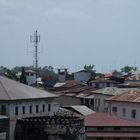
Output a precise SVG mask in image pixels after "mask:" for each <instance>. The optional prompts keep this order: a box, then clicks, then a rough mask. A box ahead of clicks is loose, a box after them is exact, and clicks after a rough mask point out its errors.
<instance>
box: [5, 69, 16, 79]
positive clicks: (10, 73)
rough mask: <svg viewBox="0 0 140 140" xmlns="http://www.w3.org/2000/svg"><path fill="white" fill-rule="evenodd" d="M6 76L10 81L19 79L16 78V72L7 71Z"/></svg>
mask: <svg viewBox="0 0 140 140" xmlns="http://www.w3.org/2000/svg"><path fill="white" fill-rule="evenodd" d="M6 76H7V77H8V78H10V79H15V80H17V77H16V72H15V71H14V70H10V69H7V71H6Z"/></svg>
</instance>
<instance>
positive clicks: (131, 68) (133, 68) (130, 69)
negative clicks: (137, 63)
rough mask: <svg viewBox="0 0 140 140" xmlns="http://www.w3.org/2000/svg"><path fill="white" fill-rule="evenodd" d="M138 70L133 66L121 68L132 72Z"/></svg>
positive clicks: (126, 71) (122, 70)
mask: <svg viewBox="0 0 140 140" xmlns="http://www.w3.org/2000/svg"><path fill="white" fill-rule="evenodd" d="M136 70H137V67H131V66H125V67H123V68H121V72H124V73H127V74H128V73H130V72H132V71H136Z"/></svg>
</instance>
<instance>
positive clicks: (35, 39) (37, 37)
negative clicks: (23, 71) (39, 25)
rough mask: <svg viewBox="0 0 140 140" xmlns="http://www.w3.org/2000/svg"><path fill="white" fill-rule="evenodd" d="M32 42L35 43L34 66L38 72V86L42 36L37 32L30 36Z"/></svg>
mask: <svg viewBox="0 0 140 140" xmlns="http://www.w3.org/2000/svg"><path fill="white" fill-rule="evenodd" d="M30 41H31V43H33V66H34V69H35V71H36V85H37V72H38V43H39V42H40V35H38V32H37V30H36V31H34V34H33V35H31V36H30Z"/></svg>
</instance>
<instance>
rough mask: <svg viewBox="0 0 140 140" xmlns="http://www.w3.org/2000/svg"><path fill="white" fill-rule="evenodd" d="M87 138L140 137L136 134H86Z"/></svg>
mask: <svg viewBox="0 0 140 140" xmlns="http://www.w3.org/2000/svg"><path fill="white" fill-rule="evenodd" d="M86 136H87V137H140V133H136V132H86Z"/></svg>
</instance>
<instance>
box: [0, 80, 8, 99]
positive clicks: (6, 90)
mask: <svg viewBox="0 0 140 140" xmlns="http://www.w3.org/2000/svg"><path fill="white" fill-rule="evenodd" d="M0 84H1V86H2V87H3V89H4V90H5V92H6V94H7V96H8V98H9V99H11V97H10V95H9V94H8V91H7V90H6V88H5V87H4V85H3V83H2V82H1V80H0Z"/></svg>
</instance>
